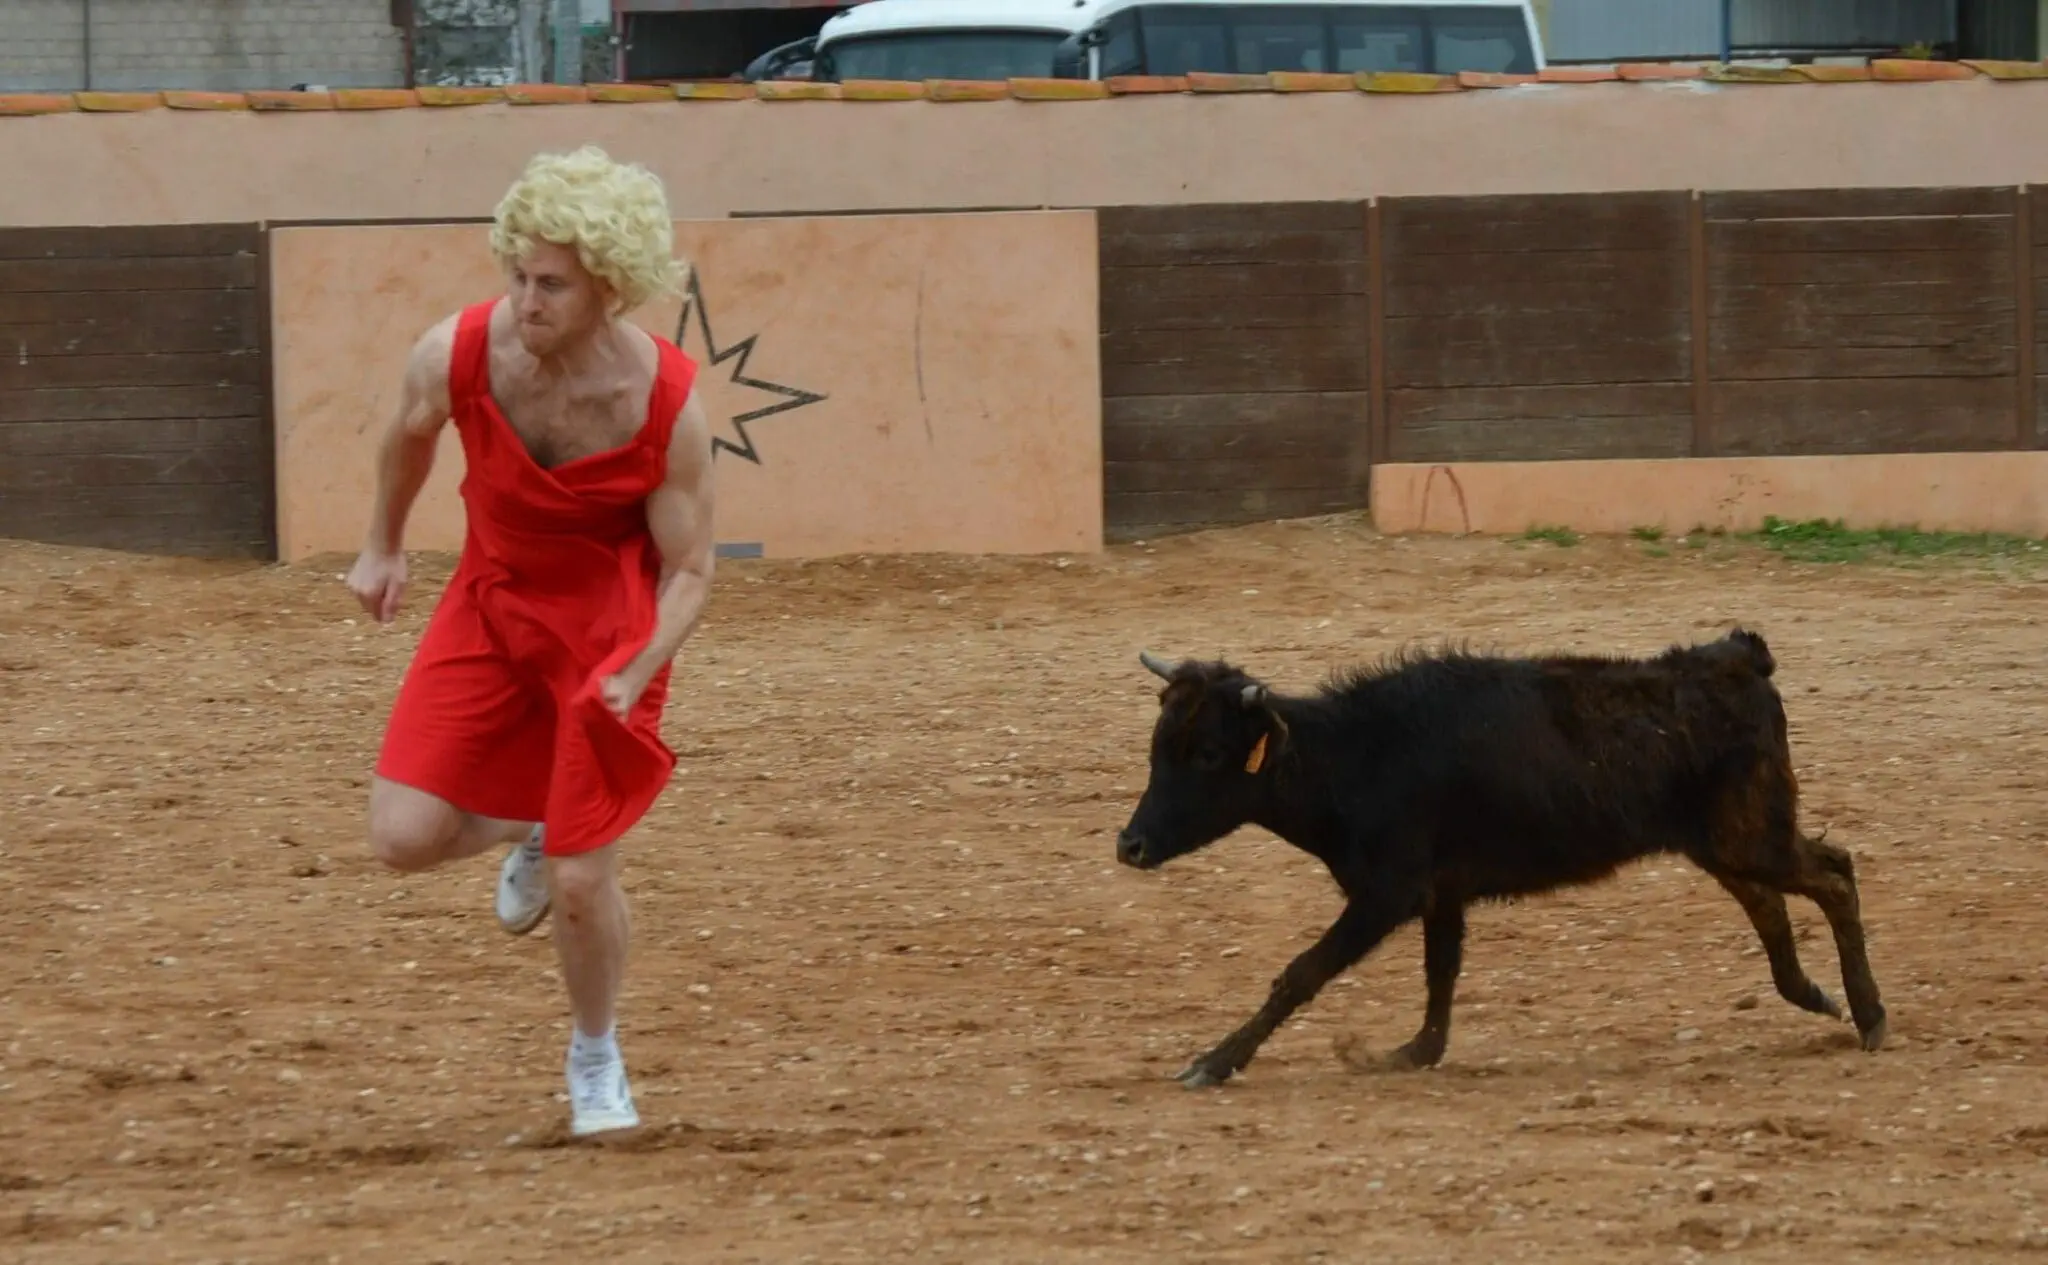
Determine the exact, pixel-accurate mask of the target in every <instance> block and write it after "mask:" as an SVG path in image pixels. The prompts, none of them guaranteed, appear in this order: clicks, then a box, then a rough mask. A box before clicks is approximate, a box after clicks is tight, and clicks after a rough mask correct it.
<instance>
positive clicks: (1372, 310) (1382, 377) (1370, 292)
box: [1365, 198, 1394, 465]
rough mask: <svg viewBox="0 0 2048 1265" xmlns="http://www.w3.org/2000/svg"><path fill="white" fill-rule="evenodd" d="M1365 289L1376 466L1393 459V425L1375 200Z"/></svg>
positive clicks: (1382, 225) (1369, 207)
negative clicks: (1389, 397)
mask: <svg viewBox="0 0 2048 1265" xmlns="http://www.w3.org/2000/svg"><path fill="white" fill-rule="evenodd" d="M1365 288H1366V292H1367V293H1366V312H1365V320H1366V331H1367V333H1366V375H1367V378H1366V392H1367V400H1368V404H1367V406H1366V414H1367V416H1368V418H1369V419H1370V425H1371V427H1372V435H1371V438H1370V440H1369V441H1368V444H1367V451H1368V452H1369V453H1370V454H1371V459H1372V464H1374V465H1379V464H1381V463H1383V462H1387V461H1392V460H1393V456H1394V422H1393V418H1392V417H1390V416H1388V413H1387V230H1386V221H1385V219H1384V217H1383V216H1382V215H1381V212H1380V200H1379V199H1378V198H1373V199H1372V200H1371V201H1369V202H1367V203H1366V207H1365Z"/></svg>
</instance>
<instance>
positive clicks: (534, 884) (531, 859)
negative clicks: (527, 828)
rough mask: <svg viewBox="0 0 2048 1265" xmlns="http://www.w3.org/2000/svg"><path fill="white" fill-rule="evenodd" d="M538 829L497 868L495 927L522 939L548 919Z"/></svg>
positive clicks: (543, 863)
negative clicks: (496, 914)
mask: <svg viewBox="0 0 2048 1265" xmlns="http://www.w3.org/2000/svg"><path fill="white" fill-rule="evenodd" d="M541 830H542V828H541V827H540V826H535V827H534V828H533V833H532V834H530V835H528V836H527V837H526V841H525V842H524V843H521V844H519V845H518V846H517V847H515V848H513V849H512V850H511V851H510V852H508V853H506V854H505V863H504V864H503V865H500V866H499V867H498V925H499V926H501V927H503V928H504V929H505V930H507V931H509V932H511V933H512V934H513V935H515V936H523V935H525V934H526V933H527V932H529V931H531V930H533V929H534V928H535V927H538V926H539V925H540V920H541V919H543V918H545V917H547V916H548V867H547V862H546V861H545V860H544V859H543V858H542V856H541Z"/></svg>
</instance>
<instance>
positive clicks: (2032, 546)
mask: <svg viewBox="0 0 2048 1265" xmlns="http://www.w3.org/2000/svg"><path fill="white" fill-rule="evenodd" d="M1740 538H1741V539H1743V540H1746V541H1751V542H1754V543H1756V544H1759V545H1762V546H1763V547H1764V548H1766V549H1769V550H1772V551H1774V552H1776V553H1779V554H1782V555H1783V556H1785V557H1787V558H1790V559H1793V560H1795V561H1798V562H1873V561H1884V562H1903V561H1912V560H1920V559H1933V558H1980V559H1992V558H2018V559H2035V560H2043V559H2044V558H2048V555H2044V549H2048V545H2044V543H2043V542H2042V541H2040V540H2036V539H2034V538H2032V537H2029V536H2009V535H2005V534H2003V533H2000V532H1952V531H1919V530H1917V529H1914V528H1910V527H1877V528H1867V529H1851V528H1849V527H1846V526H1844V525H1843V523H1842V520H1840V519H1824V518H1813V519H1807V520H1805V521H1803V522H1796V523H1794V522H1787V521H1785V520H1784V519H1781V518H1778V517H1776V516H1772V517H1769V518H1766V519H1764V525H1763V529H1762V530H1761V531H1755V532H1743V533H1740Z"/></svg>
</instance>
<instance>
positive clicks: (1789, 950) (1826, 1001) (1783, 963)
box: [1708, 868, 1842, 1019]
mask: <svg viewBox="0 0 2048 1265" xmlns="http://www.w3.org/2000/svg"><path fill="white" fill-rule="evenodd" d="M1708 872H1709V873H1711V874H1713V875H1714V877H1715V878H1716V879H1718V880H1719V881H1720V883H1721V886H1722V887H1724V888H1727V889H1728V894H1729V895H1730V896H1733V897H1734V898H1735V899H1736V902H1737V903H1738V904H1740V905H1741V906H1742V910H1743V912H1744V913H1746V914H1748V915H1749V921H1750V923H1751V924H1752V925H1754V926H1755V927H1756V935H1757V939H1759V940H1761V941H1763V946H1764V953H1765V955H1766V956H1767V957H1769V959H1770V963H1771V982H1772V983H1773V984H1775V985H1777V987H1778V996H1780V997H1783V998H1784V999H1785V1000H1786V1001H1789V1002H1791V1003H1792V1004H1793V1005H1795V1006H1797V1007H1799V1008H1800V1009H1801V1010H1810V1011H1812V1012H1814V1013H1815V1014H1817V1015H1826V1016H1828V1017H1829V1018H1831V1019H1840V1018H1842V1006H1841V1003H1839V1002H1837V1001H1836V1000H1835V999H1834V998H1832V997H1830V996H1828V995H1827V993H1826V992H1825V991H1823V990H1822V988H1821V986H1820V985H1818V984H1816V983H1814V982H1813V978H1812V977H1811V976H1809V975H1808V974H1807V973H1806V968H1805V967H1803V966H1801V965H1800V964H1799V950H1798V949H1797V948H1796V947H1795V946H1794V944H1793V941H1792V918H1791V915H1790V914H1789V913H1787V912H1786V909H1785V895H1784V893H1782V892H1779V891H1775V890H1773V889H1771V888H1768V887H1765V886H1764V885H1763V884H1761V883H1752V882H1750V881H1749V880H1747V879H1741V878H1737V877H1735V876H1734V875H1732V874H1728V873H1724V872H1719V871H1716V870H1714V869H1711V868H1710V869H1709V870H1708Z"/></svg>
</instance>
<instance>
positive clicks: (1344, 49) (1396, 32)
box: [1330, 9, 1431, 75]
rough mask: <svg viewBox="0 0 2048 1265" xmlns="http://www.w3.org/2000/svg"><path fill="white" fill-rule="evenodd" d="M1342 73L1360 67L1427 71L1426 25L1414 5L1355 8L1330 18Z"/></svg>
mask: <svg viewBox="0 0 2048 1265" xmlns="http://www.w3.org/2000/svg"><path fill="white" fill-rule="evenodd" d="M1330 27H1331V34H1332V35H1333V36H1334V37H1335V38H1334V40H1333V42H1334V43H1335V44H1336V48H1337V64H1336V66H1335V67H1333V69H1335V70H1337V71H1338V72H1339V73H1341V74H1347V75H1349V74H1356V73H1357V72H1359V71H1361V70H1410V71H1417V72H1421V71H1426V70H1428V69H1429V67H1430V64H1431V62H1430V43H1429V28H1428V25H1427V24H1426V23H1425V22H1424V21H1423V18H1422V14H1421V12H1420V11H1419V10H1416V9H1354V10H1350V11H1348V12H1342V13H1335V14H1332V15H1331V18H1330Z"/></svg>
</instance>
